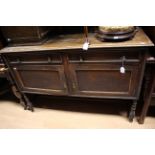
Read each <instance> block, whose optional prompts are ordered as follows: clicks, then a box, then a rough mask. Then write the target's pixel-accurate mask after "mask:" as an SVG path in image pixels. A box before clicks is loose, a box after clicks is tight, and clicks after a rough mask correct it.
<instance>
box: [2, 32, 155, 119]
mask: <svg viewBox="0 0 155 155" xmlns="http://www.w3.org/2000/svg"><path fill="white" fill-rule="evenodd" d="M89 41H90V46H89V49H88V51H83V50H82V45H83V43H84V37H83V35H82V34H70V35H60V36H57V37H55V38H52V39H51V40H48V41H47V42H46V43H44V44H42V45H36V46H17V47H6V48H4V49H2V50H1V52H0V53H1V55H2V59H3V61H4V63H5V64H6V66H7V69H8V71H9V73H10V79H12V84H13V85H14V87H15V88H16V90H17V92H18V93H19V94H20V95H17V96H20V97H19V98H20V100H21V103H22V104H23V105H24V107H25V109H29V110H32V111H33V105H32V103H31V101H30V99H29V94H45V95H54V96H68V97H81V98H83V97H86V98H103V99H122V100H131V101H132V106H131V109H130V113H129V120H130V121H133V118H134V116H135V111H136V105H137V100H138V99H139V95H140V91H141V85H142V79H143V76H144V69H145V64H146V54H147V52H148V50H149V47H152V46H154V45H153V43H152V42H151V41H150V39H149V38H148V37H147V36H146V35H145V33H144V32H143V31H142V30H141V29H139V31H138V32H137V34H136V35H135V37H134V38H133V39H131V40H129V41H124V42H113V43H112V42H101V41H99V40H97V39H96V38H95V36H94V34H93V33H90V34H89ZM122 65H123V66H124V67H125V69H126V72H125V73H124V74H123V73H120V67H121V66H122Z"/></svg>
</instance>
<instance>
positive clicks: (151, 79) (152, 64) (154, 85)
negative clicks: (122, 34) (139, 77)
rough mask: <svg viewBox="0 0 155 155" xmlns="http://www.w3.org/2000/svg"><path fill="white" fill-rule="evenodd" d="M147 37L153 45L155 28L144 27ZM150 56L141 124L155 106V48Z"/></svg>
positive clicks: (146, 71) (146, 73)
mask: <svg viewBox="0 0 155 155" xmlns="http://www.w3.org/2000/svg"><path fill="white" fill-rule="evenodd" d="M143 29H144V30H145V32H146V33H147V35H148V36H149V37H150V38H151V40H152V41H153V43H155V26H146V27H143ZM150 51H151V53H150V55H148V56H147V66H146V70H145V76H144V77H145V78H144V90H143V93H142V97H143V100H142V102H143V103H142V104H143V107H142V110H141V114H140V117H139V120H138V122H139V123H140V124H143V123H144V120H145V117H146V115H147V112H148V109H149V107H150V106H151V105H154V104H155V103H154V99H155V72H154V68H155V54H154V51H155V48H154V47H153V48H151V50H150Z"/></svg>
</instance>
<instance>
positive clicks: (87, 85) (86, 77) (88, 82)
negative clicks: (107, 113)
mask: <svg viewBox="0 0 155 155" xmlns="http://www.w3.org/2000/svg"><path fill="white" fill-rule="evenodd" d="M76 76H77V80H78V81H77V82H78V88H79V90H80V91H96V92H100V91H104V92H120V93H128V91H129V87H130V79H131V76H132V73H131V71H127V72H126V73H125V74H121V73H120V72H119V71H118V70H76Z"/></svg>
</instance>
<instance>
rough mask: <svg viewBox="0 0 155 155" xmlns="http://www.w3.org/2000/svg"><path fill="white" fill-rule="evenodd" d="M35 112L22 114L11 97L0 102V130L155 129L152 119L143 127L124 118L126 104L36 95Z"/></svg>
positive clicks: (23, 111)
mask: <svg viewBox="0 0 155 155" xmlns="http://www.w3.org/2000/svg"><path fill="white" fill-rule="evenodd" d="M34 100H35V102H34V103H35V112H30V111H27V110H26V111H25V110H24V109H23V107H22V106H21V105H20V104H19V103H18V102H17V100H16V99H15V98H14V97H12V96H11V95H10V94H9V95H5V96H4V97H1V99H0V128H3V129H4V128H18V129H21V128H45V129H46V128H71V129H73V128H75V129H76V128H101V129H102V128H127V129H129V128H132V129H135V128H142V129H144V128H155V116H153V115H152V116H148V117H147V118H146V119H145V123H144V124H143V125H140V124H138V122H137V119H136V118H135V119H134V121H133V123H130V122H129V121H128V119H127V115H128V110H129V107H130V104H129V103H125V101H118V102H120V103H119V104H118V103H115V102H113V101H104V102H103V101H96V100H89V101H87V100H77V99H67V100H66V99H64V98H58V99H57V98H49V97H46V98H45V97H41V98H39V97H38V96H37V97H36V98H35V99H34Z"/></svg>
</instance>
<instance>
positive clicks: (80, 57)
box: [68, 49, 141, 63]
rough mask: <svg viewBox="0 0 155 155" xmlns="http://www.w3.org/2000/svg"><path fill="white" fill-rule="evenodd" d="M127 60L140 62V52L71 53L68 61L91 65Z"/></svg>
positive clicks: (90, 51) (103, 51)
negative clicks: (90, 63) (123, 58)
mask: <svg viewBox="0 0 155 155" xmlns="http://www.w3.org/2000/svg"><path fill="white" fill-rule="evenodd" d="M124 56H125V58H126V61H130V62H131V61H133V62H136V61H139V60H140V59H141V55H140V52H139V51H137V49H130V50H129V49H128V50H126V51H125V50H118V51H117V50H112V51H108V50H103V49H98V50H97V51H95V50H92V49H91V50H89V51H88V52H84V51H83V52H80V53H79V52H77V53H73V54H72V53H70V54H68V59H69V62H70V63H78V62H81V61H83V63H89V62H92V63H93V62H94V63H96V62H101V63H102V62H115V61H116V62H119V61H122V60H121V59H122V57H124Z"/></svg>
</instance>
